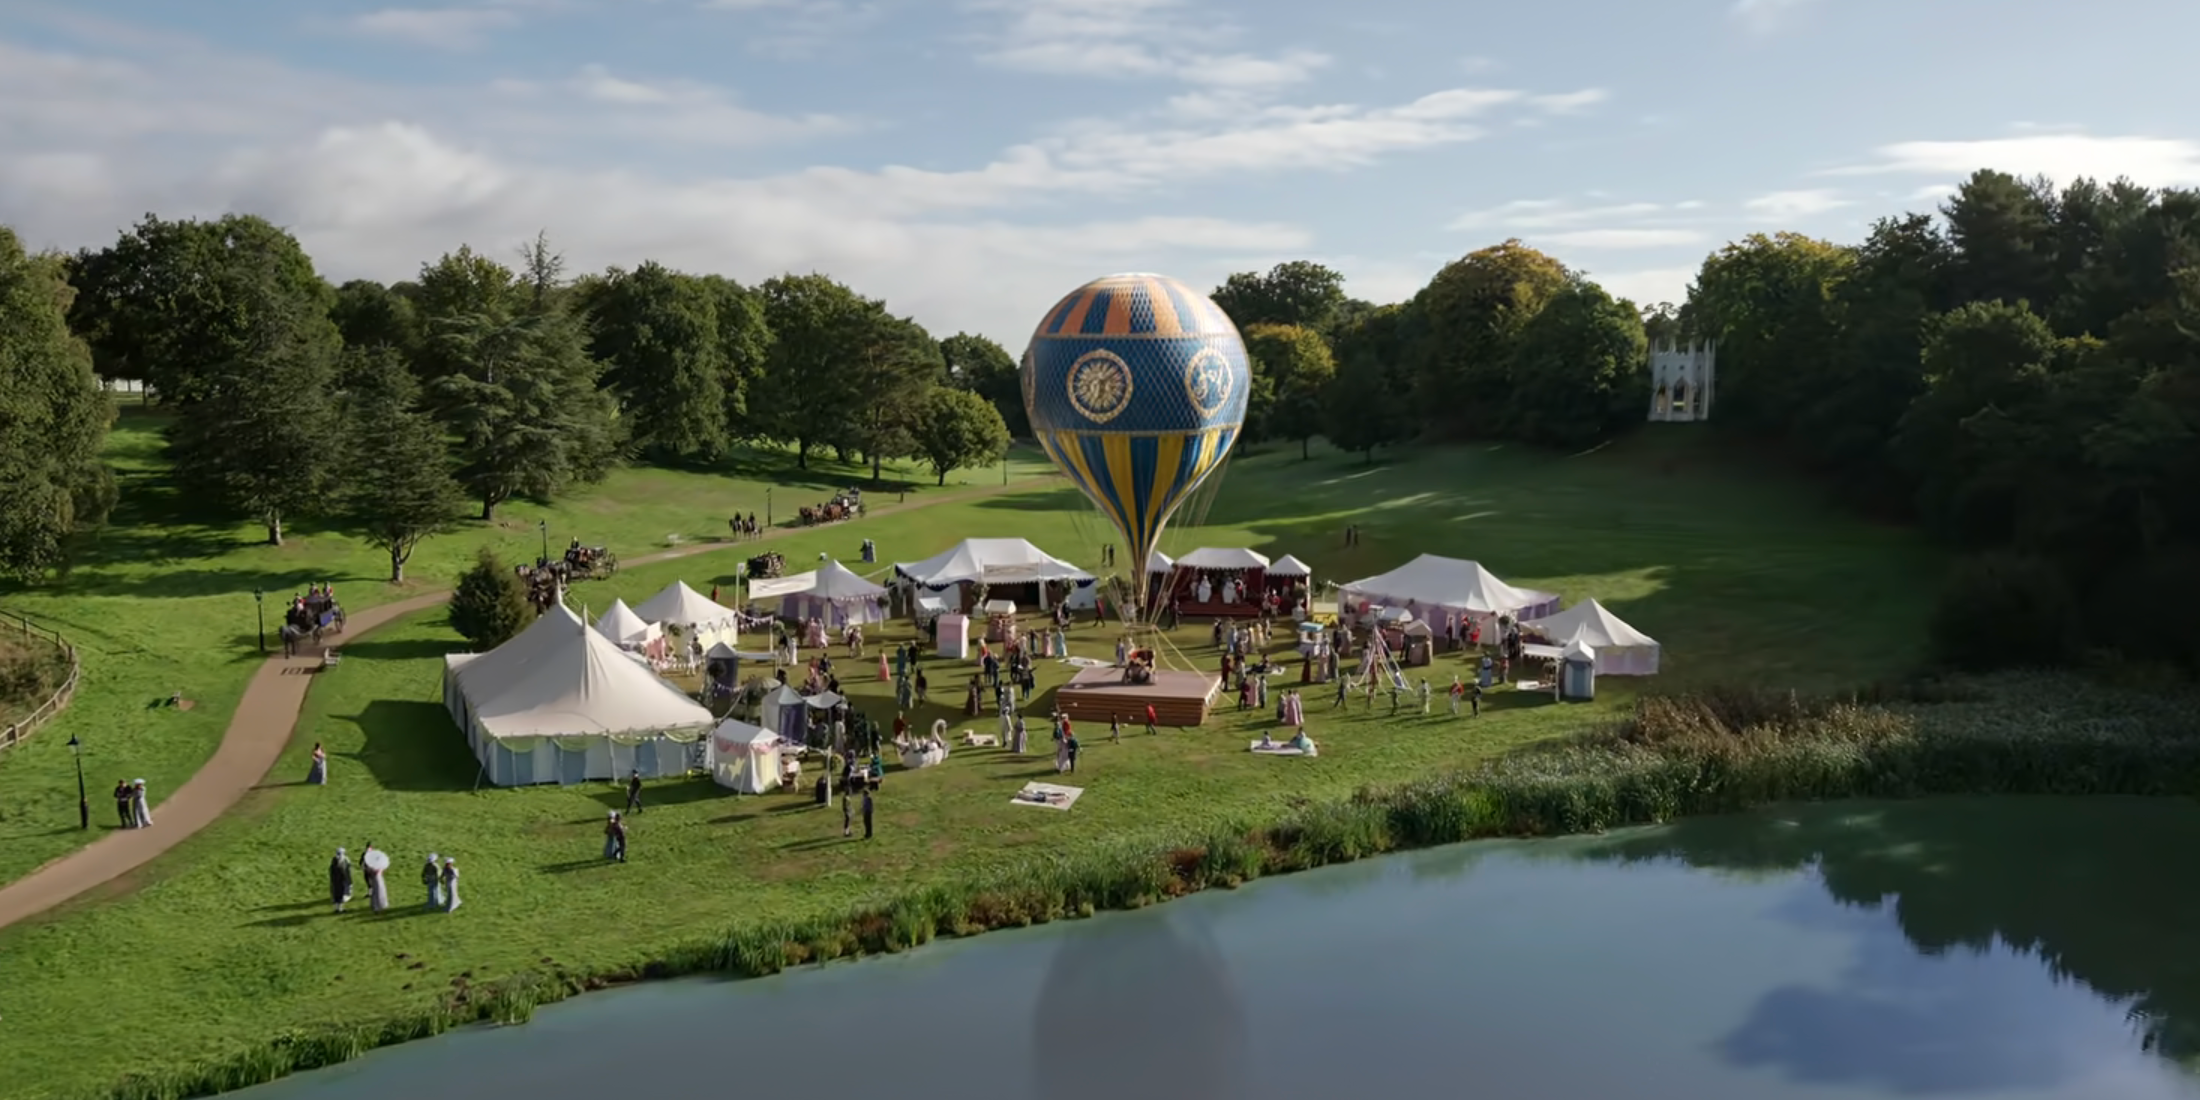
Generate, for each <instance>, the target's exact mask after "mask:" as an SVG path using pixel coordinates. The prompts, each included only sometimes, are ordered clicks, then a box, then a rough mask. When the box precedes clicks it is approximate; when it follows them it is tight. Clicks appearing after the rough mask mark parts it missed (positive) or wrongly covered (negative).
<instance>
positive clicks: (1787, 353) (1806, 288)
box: [1686, 233, 1856, 437]
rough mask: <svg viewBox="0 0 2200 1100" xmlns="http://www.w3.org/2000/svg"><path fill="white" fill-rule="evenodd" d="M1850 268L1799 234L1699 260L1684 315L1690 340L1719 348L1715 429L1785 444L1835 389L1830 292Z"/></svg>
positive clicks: (1839, 251)
mask: <svg viewBox="0 0 2200 1100" xmlns="http://www.w3.org/2000/svg"><path fill="white" fill-rule="evenodd" d="M1855 262H1856V257H1855V254H1854V253H1852V252H1851V251H1850V250H1848V249H1845V248H1842V247H1840V246H1838V245H1835V244H1831V243H1829V242H1826V241H1822V240H1817V239H1815V238H1812V237H1806V236H1803V235H1802V234H1799V233H1778V234H1774V235H1772V236H1766V235H1764V234H1762V233H1756V234H1751V235H1750V236H1748V237H1745V238H1743V239H1742V240H1739V241H1736V242H1734V243H1732V244H1729V245H1727V246H1726V247H1724V248H1721V249H1720V250H1719V251H1717V252H1715V253H1713V254H1712V255H1710V256H1709V257H1707V258H1705V260H1704V262H1703V267H1702V268H1701V269H1700V270H1699V271H1698V272H1697V274H1696V285H1695V286H1694V287H1692V288H1691V289H1690V292H1689V299H1688V309H1687V311H1686V312H1687V314H1688V316H1687V323H1688V326H1689V328H1690V329H1691V330H1692V331H1693V333H1694V334H1695V335H1697V336H1700V337H1703V338H1705V339H1709V340H1713V341H1716V342H1717V344H1718V349H1719V381H1718V387H1719V390H1718V392H1719V410H1720V412H1719V417H1718V420H1717V422H1718V423H1720V424H1723V425H1726V426H1727V427H1729V428H1732V429H1734V430H1737V431H1740V432H1742V433H1745V434H1750V435H1756V436H1761V437H1784V436H1786V435H1787V434H1788V433H1790V432H1792V430H1793V429H1794V426H1795V423H1796V421H1797V419H1798V418H1799V417H1801V416H1802V415H1803V413H1804V411H1805V410H1806V409H1808V408H1809V407H1810V405H1811V403H1812V402H1814V401H1816V400H1817V399H1818V398H1819V396H1820V395H1821V394H1823V393H1824V392H1825V391H1826V390H1827V388H1828V387H1829V386H1831V385H1834V384H1836V382H1837V380H1838V377H1839V376H1838V373H1837V370H1836V364H1837V362H1838V349H1839V347H1840V336H1841V318H1840V311H1839V310H1838V309H1837V308H1836V307H1835V294H1836V291H1837V290H1838V288H1839V286H1840V283H1841V280H1842V279H1843V278H1845V277H1846V276H1847V275H1848V274H1849V271H1850V268H1851V267H1852V266H1854V264H1855Z"/></svg>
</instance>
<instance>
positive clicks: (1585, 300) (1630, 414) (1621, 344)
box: [1505, 277, 1650, 447]
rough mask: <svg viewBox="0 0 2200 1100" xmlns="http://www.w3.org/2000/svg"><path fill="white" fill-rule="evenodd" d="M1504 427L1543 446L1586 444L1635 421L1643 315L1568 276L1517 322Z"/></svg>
mask: <svg viewBox="0 0 2200 1100" xmlns="http://www.w3.org/2000/svg"><path fill="white" fill-rule="evenodd" d="M1513 354H1514V363H1513V367H1512V372H1511V373H1512V397H1511V404H1510V406H1509V408H1508V409H1507V410H1506V424H1505V430H1506V433H1507V434H1508V435H1511V436H1512V437H1513V438H1516V439H1520V440H1524V441H1526V442H1529V443H1537V444H1542V445H1544V446H1549V447H1586V446H1588V445H1590V444H1592V443H1596V442H1599V441H1601V440H1603V439H1606V438H1608V437H1610V436H1611V435H1613V434H1614V433H1616V432H1618V431H1619V430H1620V429H1621V428H1622V427H1623V426H1624V425H1626V424H1629V423H1632V422H1639V421H1640V420H1641V418H1642V410H1643V409H1644V408H1645V407H1646V405H1647V404H1648V402H1647V398H1648V397H1649V390H1650V387H1649V376H1648V373H1647V368H1648V364H1649V339H1648V337H1647V336H1645V335H1644V333H1643V328H1642V315H1641V313H1640V312H1639V311H1637V310H1636V309H1635V307H1634V306H1633V305H1632V304H1630V303H1627V302H1623V301H1618V300H1616V299H1614V298H1613V297H1612V296H1611V295H1610V294H1607V293H1605V291H1604V288H1603V287H1600V286H1598V285H1597V284H1595V283H1593V282H1590V281H1589V280H1587V279H1585V278H1578V277H1577V278H1575V279H1574V280H1573V281H1572V282H1571V283H1569V284H1568V285H1567V287H1566V289H1564V290H1562V291H1560V292H1559V294H1558V296H1557V297H1555V298H1553V299H1551V301H1550V302H1549V303H1547V304H1546V305H1545V306H1544V307H1543V309H1542V311H1541V312H1539V313H1537V314H1536V315H1535V317H1534V318H1533V319H1532V320H1530V321H1529V322H1528V324H1527V326H1526V327H1525V328H1523V329H1521V332H1520V339H1519V343H1518V345H1517V346H1516V347H1515V348H1514V351H1513Z"/></svg>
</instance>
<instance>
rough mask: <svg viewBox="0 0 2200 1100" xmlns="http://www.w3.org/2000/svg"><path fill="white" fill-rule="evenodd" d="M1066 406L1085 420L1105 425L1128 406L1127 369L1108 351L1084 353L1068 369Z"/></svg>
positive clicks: (1129, 376) (1125, 365) (1126, 366)
mask: <svg viewBox="0 0 2200 1100" xmlns="http://www.w3.org/2000/svg"><path fill="white" fill-rule="evenodd" d="M1069 403H1070V405H1071V406H1072V407H1074V408H1075V409H1076V410H1077V411H1078V412H1080V413H1083V414H1084V416H1085V419H1087V420H1090V421H1092V422H1093V423H1095V424H1105V423H1107V422H1108V421H1110V420H1113V419H1115V418H1116V416H1118V415H1119V414H1121V413H1122V411H1123V410H1124V409H1126V408H1129V407H1130V403H1131V368H1130V365H1129V364H1127V363H1125V362H1123V360H1122V359H1120V358H1118V357H1117V356H1116V354H1115V353H1114V352H1111V351H1088V352H1086V353H1085V354H1083V355H1082V356H1079V357H1078V359H1077V361H1076V362H1075V363H1072V364H1070V368H1069Z"/></svg>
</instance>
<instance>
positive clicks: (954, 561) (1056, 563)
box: [894, 539, 1093, 591]
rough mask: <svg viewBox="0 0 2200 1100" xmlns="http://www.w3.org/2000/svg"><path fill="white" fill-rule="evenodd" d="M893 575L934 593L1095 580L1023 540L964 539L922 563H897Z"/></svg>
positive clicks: (1090, 581) (1084, 582) (1087, 582)
mask: <svg viewBox="0 0 2200 1100" xmlns="http://www.w3.org/2000/svg"><path fill="white" fill-rule="evenodd" d="M894 572H895V573H896V574H898V575H900V576H903V577H907V578H909V579H910V580H913V581H915V582H917V583H918V584H921V585H923V586H924V587H926V588H929V589H932V590H933V591H938V590H940V589H942V588H947V587H949V586H951V585H957V584H963V583H965V582H977V583H982V584H993V585H998V584H1031V583H1033V582H1036V581H1075V582H1077V583H1079V584H1090V583H1092V580H1093V576H1092V574H1090V573H1087V572H1085V571H1084V570H1082V569H1079V568H1077V567H1076V566H1074V565H1071V564H1070V563H1068V562H1066V561H1063V560H1062V559H1060V558H1057V557H1054V556H1053V555H1051V554H1048V553H1047V552H1046V551H1044V550H1041V549H1039V548H1038V547H1036V546H1033V545H1032V544H1031V543H1029V542H1027V541H1025V540H1023V539H964V540H962V541H961V542H959V543H956V544H955V545H954V546H953V547H951V548H949V549H947V550H944V551H942V552H940V553H938V554H934V555H933V556H931V557H929V558H926V559H924V560H923V561H913V562H899V563H896V564H895V566H894Z"/></svg>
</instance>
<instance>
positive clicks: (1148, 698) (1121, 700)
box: [1054, 668, 1222, 741]
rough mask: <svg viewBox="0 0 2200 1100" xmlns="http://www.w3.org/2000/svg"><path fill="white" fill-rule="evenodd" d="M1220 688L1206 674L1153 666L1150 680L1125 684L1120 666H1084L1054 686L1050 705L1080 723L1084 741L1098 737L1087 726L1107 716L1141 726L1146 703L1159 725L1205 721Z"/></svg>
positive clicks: (1102, 723)
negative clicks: (1060, 683) (1158, 668)
mask: <svg viewBox="0 0 2200 1100" xmlns="http://www.w3.org/2000/svg"><path fill="white" fill-rule="evenodd" d="M1221 691H1222V678H1221V677H1219V676H1216V675H1213V674H1212V673H1206V672H1170V671H1167V670H1156V671H1155V672H1154V674H1153V683H1150V684H1126V683H1124V682H1123V670H1122V669H1119V668H1088V669H1085V670H1083V671H1081V672H1079V673H1078V674H1077V675H1076V676H1073V677H1071V678H1070V682H1069V683H1066V684H1063V685H1062V686H1061V687H1060V688H1058V689H1056V691H1055V693H1054V705H1055V706H1057V707H1060V708H1061V710H1062V713H1063V714H1066V715H1069V716H1070V718H1071V720H1073V721H1076V722H1080V723H1084V724H1086V725H1087V727H1088V728H1087V729H1086V730H1084V731H1082V736H1083V737H1084V738H1085V740H1088V741H1090V740H1092V739H1093V738H1095V737H1098V736H1100V733H1099V732H1098V731H1096V730H1094V729H1092V728H1090V727H1093V726H1098V727H1102V728H1105V727H1106V726H1107V724H1108V720H1109V719H1111V718H1121V719H1122V720H1123V725H1124V726H1125V727H1126V728H1130V729H1138V728H1142V727H1143V726H1144V725H1145V724H1146V708H1147V707H1148V706H1149V705H1150V706H1152V707H1153V710H1154V718H1155V720H1156V721H1158V722H1159V723H1160V724H1161V725H1163V726H1199V725H1205V724H1206V722H1207V715H1208V713H1209V712H1210V711H1211V710H1213V708H1214V702H1215V696H1216V695H1218V694H1220V693H1221Z"/></svg>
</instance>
